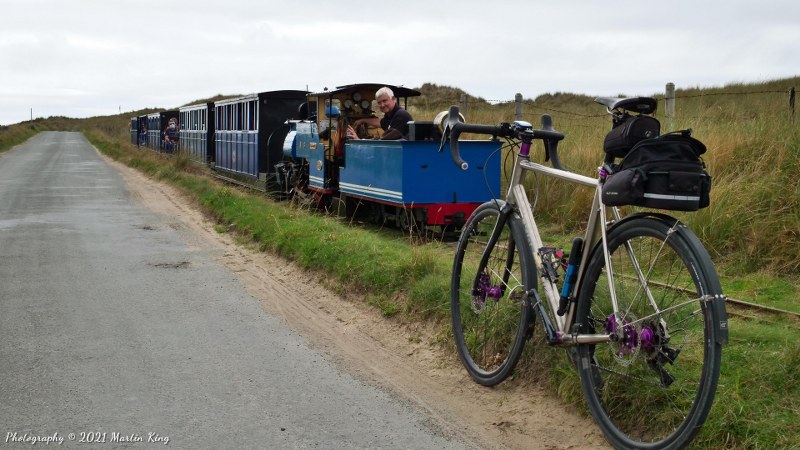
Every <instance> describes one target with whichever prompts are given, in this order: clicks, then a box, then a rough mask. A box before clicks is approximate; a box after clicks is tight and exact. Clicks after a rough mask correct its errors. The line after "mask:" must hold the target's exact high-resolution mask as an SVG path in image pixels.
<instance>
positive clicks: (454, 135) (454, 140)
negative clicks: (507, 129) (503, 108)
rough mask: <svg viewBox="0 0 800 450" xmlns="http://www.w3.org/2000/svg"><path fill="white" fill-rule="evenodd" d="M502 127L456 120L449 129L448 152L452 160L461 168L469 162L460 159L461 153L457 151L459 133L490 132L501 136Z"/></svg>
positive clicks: (465, 167) (466, 166) (467, 165)
mask: <svg viewBox="0 0 800 450" xmlns="http://www.w3.org/2000/svg"><path fill="white" fill-rule="evenodd" d="M502 131H503V128H502V127H499V126H496V125H476V124H467V123H461V122H458V123H456V124H454V125H452V127H451V129H450V154H451V155H452V157H453V162H454V163H456V166H458V167H459V168H460V169H461V170H467V169H468V168H469V164H468V163H467V162H466V161H464V160H463V159H461V153H460V152H459V151H458V137H459V136H461V133H479V134H490V135H492V136H502Z"/></svg>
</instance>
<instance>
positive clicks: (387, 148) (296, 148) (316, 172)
mask: <svg viewBox="0 0 800 450" xmlns="http://www.w3.org/2000/svg"><path fill="white" fill-rule="evenodd" d="M384 86H387V87H389V88H390V89H392V91H393V92H394V94H395V96H396V97H397V99H398V102H399V103H400V105H401V106H403V107H404V108H406V109H408V98H409V97H414V96H418V95H420V93H419V92H418V91H415V90H413V89H408V88H404V87H396V86H391V85H385V84H354V85H347V86H340V87H338V88H337V89H335V90H332V91H324V92H319V93H314V94H309V99H310V100H313V101H316V105H317V117H316V120H309V121H295V122H294V123H291V124H290V127H291V131H290V133H289V136H287V139H286V141H285V142H284V155H286V156H288V157H292V158H296V161H298V162H297V163H296V167H302V170H303V171H306V173H304V175H303V176H305V177H306V179H307V180H308V181H307V185H306V188H307V190H308V191H310V192H311V193H312V194H314V195H315V196H316V197H317V198H318V199H320V200H321V202H324V204H325V205H327V204H329V203H333V204H334V205H332V206H334V207H335V209H336V210H337V212H339V213H343V214H345V215H347V216H354V215H356V214H358V216H359V218H362V219H365V220H368V221H375V222H378V223H380V224H384V223H389V224H391V225H396V226H398V227H400V228H402V229H410V228H414V229H416V230H418V231H422V230H424V229H426V228H429V227H431V228H439V229H441V228H449V229H457V228H458V227H459V226H460V225H461V224H463V223H464V221H465V220H466V218H468V217H469V215H470V214H472V211H474V209H475V208H476V207H477V206H478V205H480V204H481V203H483V202H484V201H486V200H488V199H490V198H493V196H495V195H499V191H500V162H499V157H494V158H489V156H490V155H492V154H495V155H497V153H496V152H497V150H498V149H499V147H500V143H499V141H497V140H486V141H469V142H465V143H464V144H463V145H462V146H461V147H462V151H464V152H466V153H468V154H469V157H470V160H471V161H481V162H485V163H483V164H474V165H472V166H470V169H469V170H466V171H462V170H460V169H458V168H457V167H455V165H454V164H453V163H452V161H451V160H450V155H449V153H447V152H439V151H438V150H439V139H438V137H439V136H437V134H436V131H437V130H436V127H435V124H434V122H428V121H413V122H409V135H408V139H400V140H380V136H381V135H382V133H383V132H382V130H381V129H379V128H378V129H376V128H371V127H367V126H363V127H358V128H356V132H357V133H358V135H359V138H360V139H347V128H348V126H349V125H351V124H354V123H355V121H356V120H358V119H362V118H370V117H377V115H376V114H375V111H377V110H378V108H377V103H376V100H375V93H376V92H377V91H378V89H380V88H381V87H384ZM466 153H465V154H466ZM487 187H489V188H490V189H489V190H487V189H486V188H487Z"/></svg>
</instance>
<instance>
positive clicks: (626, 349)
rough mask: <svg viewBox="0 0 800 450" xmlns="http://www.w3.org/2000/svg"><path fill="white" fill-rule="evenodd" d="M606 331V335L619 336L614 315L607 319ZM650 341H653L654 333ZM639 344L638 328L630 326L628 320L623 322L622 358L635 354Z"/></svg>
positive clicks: (620, 347) (620, 345)
mask: <svg viewBox="0 0 800 450" xmlns="http://www.w3.org/2000/svg"><path fill="white" fill-rule="evenodd" d="M605 330H606V333H609V334H617V321H616V317H615V316H614V314H611V315H610V316H608V317H607V318H606V325H605ZM642 335H644V330H643V332H642ZM649 339H650V340H651V341H652V331H651V334H650V337H649ZM638 344H639V334H638V333H637V332H636V328H635V327H634V326H633V325H628V322H627V321H626V320H623V321H622V340H620V341H619V354H620V356H623V355H628V354H630V353H633V352H634V350H636V346H637V345H638Z"/></svg>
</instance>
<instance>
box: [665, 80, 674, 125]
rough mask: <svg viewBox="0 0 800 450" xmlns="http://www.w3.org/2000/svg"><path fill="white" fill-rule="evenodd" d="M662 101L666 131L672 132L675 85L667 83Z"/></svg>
mask: <svg viewBox="0 0 800 450" xmlns="http://www.w3.org/2000/svg"><path fill="white" fill-rule="evenodd" d="M664 100H666V105H665V106H664V115H666V116H667V127H668V131H672V130H674V129H675V123H674V122H675V83H667V90H666V93H665V94H664Z"/></svg>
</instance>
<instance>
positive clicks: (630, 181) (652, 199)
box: [602, 132, 711, 211]
mask: <svg viewBox="0 0 800 450" xmlns="http://www.w3.org/2000/svg"><path fill="white" fill-rule="evenodd" d="M705 152H706V146H705V145H703V143H702V142H700V141H698V140H697V139H695V138H693V137H691V136H689V133H688V132H683V133H682V134H666V135H664V136H659V137H657V138H653V139H645V140H643V141H641V142H639V143H638V144H636V145H635V146H634V147H633V148H632V149H631V150H630V151H629V152H628V154H627V155H626V156H625V157H624V158H623V159H622V161H621V162H620V163H619V165H617V166H616V167H615V169H614V173H612V174H611V175H608V176H607V177H606V180H605V183H604V184H603V189H602V199H603V203H604V204H606V205H607V206H624V205H635V206H644V207H648V208H657V209H667V210H673V211H697V210H698V209H700V208H705V207H706V206H708V204H709V193H710V192H711V176H710V175H709V174H708V172H706V170H705V164H704V163H703V160H702V159H700V155H702V154H703V153H705Z"/></svg>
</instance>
